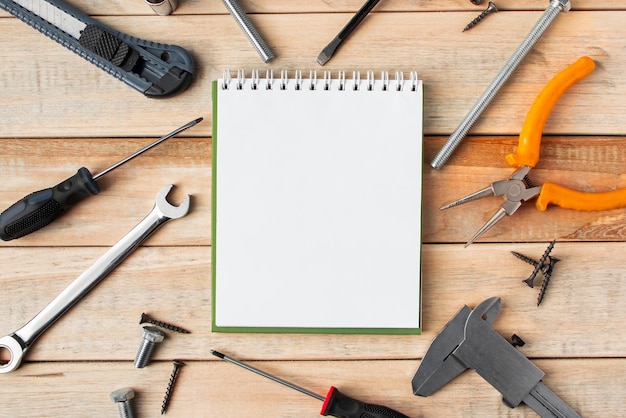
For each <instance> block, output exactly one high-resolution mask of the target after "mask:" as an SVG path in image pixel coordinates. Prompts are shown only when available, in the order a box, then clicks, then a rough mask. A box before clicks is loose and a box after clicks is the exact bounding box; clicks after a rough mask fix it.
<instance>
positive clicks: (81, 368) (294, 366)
mask: <svg viewBox="0 0 626 418" xmlns="http://www.w3.org/2000/svg"><path fill="white" fill-rule="evenodd" d="M534 363H535V364H536V365H537V366H538V367H539V368H541V369H542V370H543V371H544V372H545V373H546V376H545V378H544V383H545V384H546V385H547V386H548V387H549V388H550V389H551V390H552V391H553V392H555V393H556V394H557V395H558V396H559V397H561V398H562V399H563V400H564V401H565V402H567V403H568V404H569V405H570V406H571V407H573V408H574V409H575V410H577V411H578V412H579V413H580V414H581V415H582V416H585V417H602V416H615V413H616V412H615V411H619V410H620V409H621V408H622V406H623V401H624V398H623V394H621V395H620V393H621V392H620V388H622V387H624V386H625V385H626V378H625V377H624V376H626V361H625V360H624V359H580V360H538V361H534ZM251 365H253V366H255V367H257V368H260V369H262V370H264V371H267V372H269V373H273V374H275V375H277V376H279V377H281V378H283V379H287V380H289V381H291V382H293V383H295V384H298V385H300V386H303V387H306V388H307V389H309V390H311V391H313V392H315V393H319V394H320V395H321V396H325V394H326V392H327V390H328V388H329V386H331V385H335V386H337V387H338V388H339V389H340V390H342V391H343V392H344V393H346V394H348V395H350V396H354V397H355V398H357V399H361V400H364V401H368V402H375V403H381V404H384V405H387V406H389V407H393V408H395V409H397V410H398V411H400V412H403V413H405V414H407V415H408V416H411V417H422V416H423V417H431V416H446V417H452V418H456V417H459V418H460V417H467V416H472V417H476V416H480V417H502V416H507V417H529V416H536V415H535V414H534V413H533V411H532V410H531V409H530V408H529V407H527V406H525V405H521V406H519V407H517V408H515V409H509V408H508V407H506V406H505V405H504V404H503V403H502V401H501V397H500V395H499V393H498V392H497V391H496V390H495V389H493V388H492V387H491V386H490V385H488V384H487V383H486V382H485V381H484V380H482V378H481V377H480V376H478V375H477V374H476V373H475V372H473V371H466V372H465V373H463V374H462V375H460V376H459V377H457V378H456V379H454V380H453V381H452V382H450V383H449V384H448V385H447V386H445V387H444V388H443V389H441V390H440V391H439V392H437V393H436V394H435V395H433V396H430V397H427V398H422V397H416V396H414V395H413V394H412V392H411V383H410V381H411V378H412V376H413V373H414V372H415V370H416V369H417V366H418V365H419V361H417V360H405V361H340V362H308V361H304V362H302V361H300V362H291V361H278V362H275V361H273V362H252V363H251ZM171 368H172V365H171V362H169V361H163V362H155V363H151V364H150V365H149V366H148V367H147V368H145V369H142V370H138V369H134V368H133V366H132V364H131V363H129V362H114V363H102V362H96V363H76V362H70V363H48V364H43V365H36V366H26V367H24V368H22V369H20V370H19V371H17V372H16V374H15V375H14V376H15V377H12V378H11V380H10V384H3V385H1V386H0V398H1V399H2V403H3V405H2V406H3V412H2V413H0V414H1V415H2V416H3V417H9V416H29V417H44V416H61V415H63V416H101V417H111V418H113V417H116V416H118V415H117V407H116V406H115V405H114V404H113V403H112V402H111V401H110V400H109V394H110V392H112V391H113V390H116V389H118V388H121V387H132V388H133V389H134V390H135V391H136V398H135V399H134V401H133V407H134V411H135V416H140V417H144V416H158V415H160V409H161V403H162V400H163V396H164V393H165V388H166V386H167V382H168V379H169V374H170V372H171ZM595 375H602V376H603V378H602V379H595V378H590V376H595ZM607 387H608V388H609V389H615V391H612V393H610V396H607V395H609V394H607ZM270 400H271V401H270ZM321 406H322V403H321V402H320V401H318V400H316V399H313V398H310V397H308V396H306V395H303V394H301V393H299V392H296V391H295V390H291V389H288V388H285V387H282V386H280V385H278V384H277V383H274V382H272V381H269V380H267V379H264V378H263V377H260V376H257V375H256V374H253V373H251V372H248V371H246V370H243V369H240V368H238V367H237V366H234V365H232V364H229V363H226V362H223V361H219V360H216V361H210V362H202V363H199V362H188V363H187V364H186V365H185V366H183V368H182V369H181V371H180V373H179V376H178V379H177V383H176V386H175V389H174V392H173V393H172V397H171V402H170V405H169V408H168V410H167V416H168V417H169V416H171V417H215V416H220V417H242V418H248V417H250V418H256V417H260V416H263V417H276V418H291V417H303V418H314V417H318V416H319V411H320V409H321Z"/></svg>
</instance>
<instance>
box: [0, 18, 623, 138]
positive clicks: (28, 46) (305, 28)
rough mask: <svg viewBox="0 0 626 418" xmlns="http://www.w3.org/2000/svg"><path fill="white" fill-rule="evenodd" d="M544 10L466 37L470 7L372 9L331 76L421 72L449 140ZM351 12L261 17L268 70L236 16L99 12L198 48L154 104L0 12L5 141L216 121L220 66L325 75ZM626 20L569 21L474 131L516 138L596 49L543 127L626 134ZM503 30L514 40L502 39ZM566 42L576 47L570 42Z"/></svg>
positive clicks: (554, 30)
mask: <svg viewBox="0 0 626 418" xmlns="http://www.w3.org/2000/svg"><path fill="white" fill-rule="evenodd" d="M539 15H540V13H539V12H516V13H503V14H502V15H501V16H498V18H497V19H496V18H493V19H489V21H485V22H484V23H483V24H481V25H480V27H477V28H475V29H474V30H472V31H468V32H465V33H463V34H461V33H460V29H461V28H462V27H463V26H464V25H465V24H466V23H467V22H468V21H469V20H471V18H472V16H473V13H469V12H457V13H378V14H376V15H372V16H370V19H369V22H368V26H369V27H370V29H369V30H367V31H365V30H363V31H359V33H358V34H355V36H354V37H352V38H351V39H350V44H349V46H348V45H347V44H346V46H345V48H342V49H341V50H340V51H338V53H337V55H336V56H335V57H333V59H332V60H331V61H330V62H329V64H327V65H326V66H325V67H324V69H325V70H330V71H333V72H334V74H336V72H337V71H339V70H341V69H344V70H348V71H349V72H348V76H350V75H351V70H359V71H361V72H362V73H363V74H365V72H366V71H367V70H372V71H375V72H376V73H379V72H380V71H383V70H385V71H394V70H400V71H405V72H406V71H410V70H417V71H418V73H419V75H420V78H422V79H423V80H424V81H425V86H426V87H425V89H426V90H425V91H426V94H425V107H424V117H425V122H424V132H425V133H426V134H428V135H433V134H441V135H445V134H448V133H450V132H452V130H454V128H456V126H457V125H458V123H459V122H460V120H461V119H462V115H464V114H465V113H466V112H467V110H468V109H469V108H470V107H471V105H472V104H473V103H474V101H475V100H476V99H477V98H478V97H479V95H480V94H481V93H482V92H483V90H484V89H485V87H486V86H487V85H488V84H489V83H490V81H491V80H492V79H493V77H494V76H495V74H496V73H497V72H498V71H499V69H500V68H501V66H502V64H503V63H504V62H505V61H506V60H507V59H508V58H509V57H510V55H511V53H512V52H513V50H514V49H515V48H517V46H518V45H519V43H520V42H521V40H522V39H523V38H524V37H525V36H526V34H527V32H528V30H529V29H530V28H531V27H532V26H533V25H534V23H535V22H536V20H537V19H538V17H539ZM345 18H346V16H345V15H341V14H339V15H334V14H333V15H320V14H304V15H297V18H294V15H283V14H280V15H260V16H258V26H259V30H261V31H262V32H263V33H265V34H266V38H267V41H268V43H269V44H270V45H271V46H272V48H273V49H274V50H275V52H276V54H277V56H278V58H277V59H276V60H275V61H274V62H273V63H272V64H271V65H264V64H263V63H262V62H261V61H260V59H259V58H258V56H257V54H256V51H254V49H253V48H252V47H251V45H250V43H249V41H248V39H246V37H245V36H244V35H243V33H242V32H241V30H240V29H239V27H238V26H237V25H236V24H235V22H234V21H233V19H232V18H230V16H225V15H220V16H172V17H171V18H168V19H159V18H154V19H147V18H146V19H138V18H132V17H106V18H103V20H104V21H105V22H106V23H108V24H110V25H111V26H112V27H114V28H117V29H119V30H121V31H124V32H128V33H132V34H133V35H135V36H138V37H142V38H146V39H150V40H154V41H166V42H169V43H174V44H178V45H181V46H183V47H185V48H187V49H188V50H189V51H190V52H191V53H192V54H193V55H194V57H195V58H196V61H197V63H198V72H197V77H196V80H195V82H194V83H193V84H192V85H191V87H190V88H189V89H188V90H187V91H186V92H184V93H183V94H181V95H179V96H176V97H173V98H169V99H166V100H148V99H146V98H145V97H143V96H142V95H141V94H140V93H137V92H136V91H134V90H133V89H131V88H129V87H127V86H126V85H124V84H123V83H121V82H119V81H117V80H115V79H114V78H113V77H111V76H109V75H108V74H106V73H104V72H103V71H100V70H98V69H97V68H95V67H94V66H93V65H91V64H89V63H88V62H86V61H85V60H82V59H81V58H79V57H77V56H75V55H74V54H73V53H71V52H70V51H68V50H66V49H65V48H63V47H61V46H59V45H57V44H55V43H54V41H52V40H50V39H47V38H45V37H43V36H42V35H41V34H39V33H37V32H36V31H34V30H33V29H31V28H29V27H28V26H26V25H24V24H23V23H21V22H19V21H17V20H15V19H2V20H1V21H0V24H1V25H2V28H3V31H4V32H5V33H12V34H14V36H12V37H4V38H2V39H1V40H0V51H2V52H1V53H0V58H2V61H3V66H4V73H3V74H4V77H2V78H1V79H0V88H1V89H2V91H3V97H4V100H3V101H2V104H0V111H1V112H2V114H3V115H4V117H3V118H2V120H0V137H7V138H10V137H49V136H52V135H54V136H59V137H74V136H94V137H95V136H120V137H126V136H145V135H148V136H158V135H161V134H162V133H163V132H167V131H168V130H170V129H171V126H172V125H175V124H177V123H179V121H181V120H184V121H186V120H189V119H192V118H195V117H197V116H205V117H207V120H210V112H211V105H210V81H211V80H212V79H214V78H217V77H220V76H221V75H222V72H223V70H224V69H230V70H237V69H243V70H245V71H247V72H248V74H249V73H250V71H251V70H253V69H255V68H259V69H261V70H264V69H273V70H275V71H280V70H281V69H286V70H289V71H291V72H292V73H291V74H292V75H293V71H294V70H296V69H300V70H303V73H304V74H305V76H306V75H307V74H308V73H309V70H319V71H321V70H322V68H321V67H319V66H318V65H317V64H315V61H314V59H315V57H316V56H317V55H318V53H319V51H320V50H321V48H322V47H323V46H324V45H326V43H327V42H328V40H329V39H330V38H332V37H333V36H335V35H336V32H337V27H341V26H342V24H343V23H344V21H345ZM624 19H625V16H624V15H623V12H616V11H611V12H602V11H598V12H572V13H569V14H568V15H567V16H563V18H562V19H559V20H558V21H557V22H555V24H554V25H553V27H551V28H550V30H549V32H548V33H547V34H546V36H545V38H544V39H542V40H540V41H539V43H538V44H537V46H536V47H535V48H534V49H533V51H532V52H531V54H530V56H529V57H527V59H526V60H525V61H524V62H523V63H522V64H521V65H520V67H519V68H518V70H517V71H516V73H515V75H514V76H513V77H512V79H511V80H510V81H509V83H508V84H507V85H506V86H505V87H504V88H503V89H502V91H501V92H500V94H499V95H498V96H497V97H496V99H495V100H494V102H493V103H492V105H491V106H490V108H489V109H488V110H487V111H486V112H485V114H484V115H483V117H481V118H480V120H479V121H478V123H477V124H476V126H475V127H474V129H473V130H472V133H475V134H516V133H517V132H518V131H519V128H520V126H521V123H522V120H523V117H524V115H525V113H526V111H527V110H528V107H529V106H530V104H531V103H532V100H533V99H534V98H535V96H536V95H537V94H538V92H539V91H540V89H541V88H542V87H543V85H544V84H545V83H546V82H547V81H548V80H549V79H550V78H551V77H552V76H553V75H554V74H555V73H556V72H558V71H560V70H561V69H563V68H564V67H565V66H567V65H568V64H570V63H571V62H573V61H574V60H575V59H577V58H578V57H579V56H581V55H589V56H591V57H592V58H594V59H595V60H597V62H598V68H597V70H596V71H595V73H594V74H592V75H591V76H590V77H589V78H588V79H586V80H583V81H581V82H580V83H578V84H577V85H576V86H574V87H573V88H572V89H571V90H570V91H569V92H568V93H567V94H566V96H565V97H563V99H562V100H561V101H560V103H559V104H558V106H557V107H556V109H555V110H554V113H553V115H552V117H551V118H550V121H549V123H548V124H547V126H546V132H547V133H551V134H570V133H576V134H589V135H591V134H594V135H620V134H622V133H623V132H624V131H625V130H626V119H625V118H624V112H623V109H622V106H621V97H624V95H626V74H624V72H623V71H622V68H623V67H624V66H625V65H626V54H625V52H624V49H623V46H622V43H623V36H621V34H622V27H623V24H622V22H623V21H624ZM390 27H393V31H392V32H390V31H389V30H388V29H387V28H390ZM207 28H210V29H211V30H210V32H209V33H207V35H206V36H201V37H199V36H197V34H199V33H205V32H207ZM572 28H577V30H576V31H575V32H573V31H572ZM164 33H167V34H168V36H167V39H164V38H163V34H164ZM294 33H298V34H299V36H297V37H296V36H292V34H294ZM500 33H506V34H507V36H506V37H502V36H497V35H496V34H500ZM356 35H358V36H356ZM566 44H567V45H572V46H573V47H572V48H564V47H563V45H566ZM461 45H462V47H460V46H461ZM365 52H367V53H365ZM60 63H67V64H63V65H59V64H60ZM461 81H462V82H461ZM451 86H454V88H451ZM196 132H197V135H202V136H209V135H210V134H211V124H210V123H204V124H202V125H201V126H199V127H198V130H197V131H196Z"/></svg>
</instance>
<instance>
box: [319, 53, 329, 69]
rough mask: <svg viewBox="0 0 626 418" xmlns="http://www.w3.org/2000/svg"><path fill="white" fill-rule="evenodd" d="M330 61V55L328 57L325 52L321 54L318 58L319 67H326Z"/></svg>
mask: <svg viewBox="0 0 626 418" xmlns="http://www.w3.org/2000/svg"><path fill="white" fill-rule="evenodd" d="M328 60H330V57H329V56H328V55H326V54H325V53H324V51H322V52H320V54H319V55H318V56H317V63H318V64H319V65H322V66H323V65H324V64H326V63H327V62H328Z"/></svg>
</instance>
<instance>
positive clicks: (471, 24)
mask: <svg viewBox="0 0 626 418" xmlns="http://www.w3.org/2000/svg"><path fill="white" fill-rule="evenodd" d="M474 4H480V2H479V3H474ZM497 11H498V8H497V7H496V5H495V3H494V2H492V1H490V2H489V6H488V7H487V8H486V9H485V10H484V11H483V12H482V13H481V14H479V15H478V16H476V18H475V19H474V20H472V21H471V22H469V23H468V24H467V26H465V27H464V28H463V32H465V31H466V30H469V29H471V28H473V27H474V26H476V25H477V24H478V22H480V21H481V20H483V19H484V18H485V17H486V16H487V15H490V14H491V13H495V12H497Z"/></svg>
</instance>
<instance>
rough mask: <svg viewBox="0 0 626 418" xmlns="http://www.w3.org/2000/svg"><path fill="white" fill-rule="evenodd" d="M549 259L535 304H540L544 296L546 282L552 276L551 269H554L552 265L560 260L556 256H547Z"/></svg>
mask: <svg viewBox="0 0 626 418" xmlns="http://www.w3.org/2000/svg"><path fill="white" fill-rule="evenodd" d="M548 259H549V260H550V264H548V265H547V266H546V267H547V268H546V271H545V272H544V273H543V283H542V284H541V289H539V296H538V297H537V306H539V305H540V304H541V301H542V300H543V298H544V296H545V295H546V290H547V289H548V284H549V283H550V278H551V277H552V270H554V265H555V264H556V263H557V262H558V261H559V260H560V259H558V258H556V257H550V256H549V257H548ZM542 271H543V270H542Z"/></svg>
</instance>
